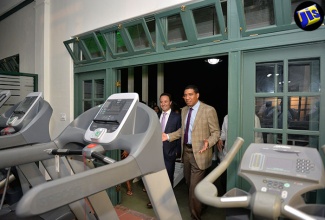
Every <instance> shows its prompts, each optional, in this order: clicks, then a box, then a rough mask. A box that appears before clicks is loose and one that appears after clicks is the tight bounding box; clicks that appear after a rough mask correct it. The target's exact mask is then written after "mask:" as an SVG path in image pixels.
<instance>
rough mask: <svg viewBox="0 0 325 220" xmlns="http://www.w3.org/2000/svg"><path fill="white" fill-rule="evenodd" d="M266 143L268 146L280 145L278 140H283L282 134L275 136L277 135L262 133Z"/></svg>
mask: <svg viewBox="0 0 325 220" xmlns="http://www.w3.org/2000/svg"><path fill="white" fill-rule="evenodd" d="M262 136H263V140H264V143H268V144H279V142H278V140H279V139H280V140H282V135H281V134H275V133H269V132H263V133H262Z"/></svg>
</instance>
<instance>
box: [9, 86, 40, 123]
mask: <svg viewBox="0 0 325 220" xmlns="http://www.w3.org/2000/svg"><path fill="white" fill-rule="evenodd" d="M41 97H42V93H41V92H32V93H29V94H28V95H27V96H26V97H25V99H24V100H23V101H22V102H20V104H19V105H18V106H17V108H16V109H15V110H14V111H13V113H12V114H11V116H10V117H9V119H8V120H7V125H8V126H18V125H19V124H20V123H22V122H23V121H24V119H25V117H26V116H27V114H28V112H29V111H30V110H31V109H32V108H33V107H34V106H35V105H36V103H37V101H38V100H39V99H40V98H41Z"/></svg>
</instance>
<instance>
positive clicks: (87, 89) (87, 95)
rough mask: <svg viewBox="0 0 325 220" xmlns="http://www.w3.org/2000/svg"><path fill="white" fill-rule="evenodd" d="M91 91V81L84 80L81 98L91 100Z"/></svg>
mask: <svg viewBox="0 0 325 220" xmlns="http://www.w3.org/2000/svg"><path fill="white" fill-rule="evenodd" d="M91 91H92V82H91V80H85V81H84V82H83V92H84V93H83V98H84V99H91V93H92V92H91Z"/></svg>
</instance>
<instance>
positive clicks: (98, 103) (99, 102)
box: [95, 101, 104, 106]
mask: <svg viewBox="0 0 325 220" xmlns="http://www.w3.org/2000/svg"><path fill="white" fill-rule="evenodd" d="M103 103H104V101H95V106H97V105H101V104H103Z"/></svg>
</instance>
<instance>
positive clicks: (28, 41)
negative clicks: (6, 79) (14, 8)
mask: <svg viewBox="0 0 325 220" xmlns="http://www.w3.org/2000/svg"><path fill="white" fill-rule="evenodd" d="M34 20H35V15H34V7H33V4H30V5H28V6H26V7H24V8H23V9H21V10H19V11H18V12H16V13H15V14H13V15H11V16H9V17H7V18H6V19H4V20H2V21H0V30H1V34H0V59H3V58H6V57H10V56H13V55H16V54H19V57H20V72H23V73H34V72H35V65H34V63H35V56H34V50H35V49H34V48H35V21H34Z"/></svg>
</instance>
